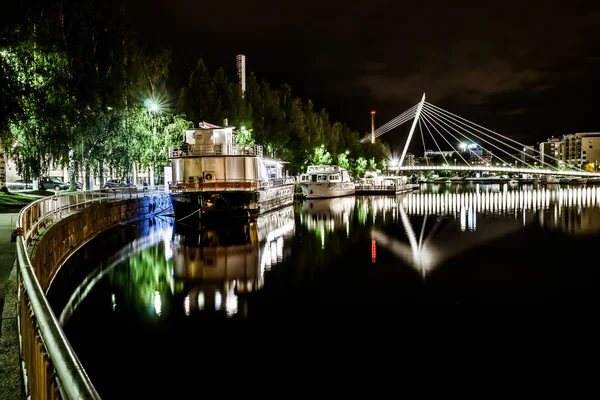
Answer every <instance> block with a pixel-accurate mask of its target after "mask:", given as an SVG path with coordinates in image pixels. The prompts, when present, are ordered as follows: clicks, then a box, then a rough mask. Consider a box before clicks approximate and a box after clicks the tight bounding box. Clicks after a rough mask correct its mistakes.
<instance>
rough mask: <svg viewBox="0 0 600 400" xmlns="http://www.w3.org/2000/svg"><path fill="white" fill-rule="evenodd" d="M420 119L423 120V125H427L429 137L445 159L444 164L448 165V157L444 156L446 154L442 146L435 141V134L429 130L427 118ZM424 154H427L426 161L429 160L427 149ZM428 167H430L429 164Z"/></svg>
mask: <svg viewBox="0 0 600 400" xmlns="http://www.w3.org/2000/svg"><path fill="white" fill-rule="evenodd" d="M419 119H423V125H425V128H427V132H429V136H431V138H432V139H433V143H435V145H436V146H437V148H438V150H439V151H440V153H441V154H442V158H443V159H444V162H445V163H446V164H448V161H447V160H446V156H445V155H444V152H443V151H442V149H441V148H440V145H439V144H438V142H437V140H435V138H434V137H433V133H431V131H430V130H429V126H428V125H427V118H419ZM424 154H425V159H426V160H427V149H425V151H424ZM427 165H429V163H428V164H427Z"/></svg>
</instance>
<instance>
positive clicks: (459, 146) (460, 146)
mask: <svg viewBox="0 0 600 400" xmlns="http://www.w3.org/2000/svg"><path fill="white" fill-rule="evenodd" d="M458 148H459V149H461V150H464V149H466V148H467V145H466V143H460V144H459V145H458Z"/></svg>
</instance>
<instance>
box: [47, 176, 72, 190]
mask: <svg viewBox="0 0 600 400" xmlns="http://www.w3.org/2000/svg"><path fill="white" fill-rule="evenodd" d="M70 187H71V185H69V184H68V183H65V182H63V181H62V180H61V179H59V178H56V177H53V176H52V177H50V176H45V177H43V178H42V180H41V181H40V189H43V190H56V191H59V190H68V189H69V188H70Z"/></svg>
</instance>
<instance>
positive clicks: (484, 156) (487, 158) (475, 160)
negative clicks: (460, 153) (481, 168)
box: [466, 143, 492, 165]
mask: <svg viewBox="0 0 600 400" xmlns="http://www.w3.org/2000/svg"><path fill="white" fill-rule="evenodd" d="M466 150H467V151H468V152H469V164H474V165H491V164H492V153H491V152H489V151H487V150H486V149H484V148H483V147H481V146H480V145H478V144H477V143H471V144H469V145H467V146H466Z"/></svg>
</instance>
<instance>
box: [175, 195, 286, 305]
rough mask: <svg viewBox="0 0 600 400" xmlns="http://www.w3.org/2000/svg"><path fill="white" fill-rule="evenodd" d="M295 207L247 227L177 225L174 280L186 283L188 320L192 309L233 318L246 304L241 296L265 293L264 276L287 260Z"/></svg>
mask: <svg viewBox="0 0 600 400" xmlns="http://www.w3.org/2000/svg"><path fill="white" fill-rule="evenodd" d="M294 228H295V222H294V209H293V207H292V206H290V207H286V208H284V209H282V210H279V211H275V212H272V213H269V214H268V215H261V216H259V217H258V218H257V219H256V220H253V221H250V222H247V223H234V224H227V225H216V226H205V227H204V229H203V230H202V231H197V230H189V231H185V230H182V229H185V227H180V226H177V227H176V229H175V232H174V236H173V280H174V284H175V286H178V284H180V283H181V284H182V286H183V287H182V292H183V293H184V299H183V307H184V311H185V314H186V315H189V314H190V313H192V311H193V310H198V311H222V312H225V313H226V314H227V315H228V316H233V315H236V314H238V312H239V311H241V316H245V314H246V311H247V310H246V309H245V303H244V304H239V303H240V302H239V295H242V294H244V293H249V292H254V291H257V290H259V289H260V288H262V286H263V283H264V272H265V271H266V270H268V269H270V268H271V267H272V266H273V265H275V264H277V263H279V262H281V261H282V260H283V258H284V250H283V247H284V246H283V243H284V238H285V237H289V236H290V235H293V234H294Z"/></svg>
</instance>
